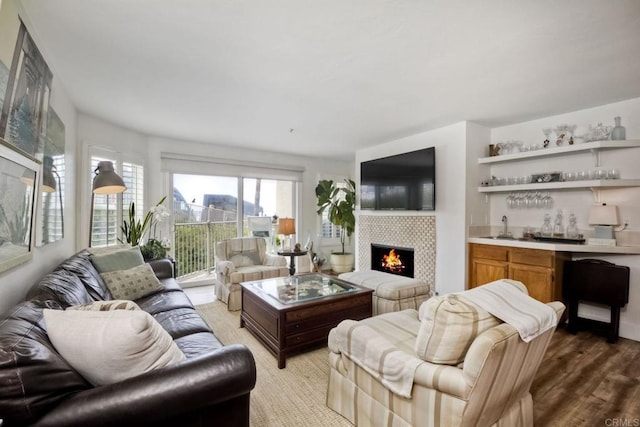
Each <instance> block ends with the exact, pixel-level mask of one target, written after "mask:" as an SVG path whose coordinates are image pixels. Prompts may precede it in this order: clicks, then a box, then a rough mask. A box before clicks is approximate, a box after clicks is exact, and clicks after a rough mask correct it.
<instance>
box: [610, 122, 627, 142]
mask: <svg viewBox="0 0 640 427" xmlns="http://www.w3.org/2000/svg"><path fill="white" fill-rule="evenodd" d="M613 120H614V121H615V122H616V125H615V127H614V128H613V129H612V130H611V139H612V140H614V141H616V140H617V141H622V140H624V139H626V131H625V128H624V126H622V125H621V124H620V117H614V118H613Z"/></svg>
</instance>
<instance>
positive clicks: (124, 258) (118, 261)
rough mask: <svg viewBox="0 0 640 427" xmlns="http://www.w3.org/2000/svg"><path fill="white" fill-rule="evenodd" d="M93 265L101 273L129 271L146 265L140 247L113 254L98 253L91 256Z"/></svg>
mask: <svg viewBox="0 0 640 427" xmlns="http://www.w3.org/2000/svg"><path fill="white" fill-rule="evenodd" d="M90 259H91V263H92V264H93V266H94V267H95V268H96V270H98V272H100V273H108V272H110V271H117V270H128V269H130V268H132V267H136V266H138V265H142V264H144V259H143V258H142V252H140V248H139V247H138V246H134V247H132V248H126V249H120V250H116V251H112V252H106V253H97V254H93V255H91V256H90Z"/></svg>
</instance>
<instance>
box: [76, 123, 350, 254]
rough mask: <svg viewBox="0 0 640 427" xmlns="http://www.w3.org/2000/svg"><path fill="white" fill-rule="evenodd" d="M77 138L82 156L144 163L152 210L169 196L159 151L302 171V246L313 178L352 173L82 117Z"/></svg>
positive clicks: (82, 200) (84, 203) (83, 202)
mask: <svg viewBox="0 0 640 427" xmlns="http://www.w3.org/2000/svg"><path fill="white" fill-rule="evenodd" d="M78 139H79V141H80V145H81V151H82V152H83V153H86V152H87V151H88V147H89V145H94V146H99V147H102V148H106V149H111V150H114V151H118V152H123V153H130V154H131V153H134V154H135V153H137V154H136V155H137V156H139V157H138V158H139V159H140V160H141V161H143V162H144V166H145V170H146V172H145V188H146V189H147V190H146V191H145V199H146V200H145V202H146V205H147V206H152V205H153V204H155V203H156V202H157V201H158V200H160V198H162V197H163V196H165V195H169V196H171V195H172V194H173V192H172V189H171V188H170V185H169V179H168V178H169V177H168V174H167V173H164V172H162V170H161V153H163V152H165V153H182V154H185V153H187V154H189V155H193V156H203V157H209V158H211V157H215V158H220V159H229V160H235V159H237V160H242V161H248V162H259V163H272V164H277V165H295V166H299V167H303V168H304V173H303V181H302V189H301V194H302V199H301V201H300V206H301V216H300V217H299V218H297V221H296V225H297V227H298V230H299V235H298V236H297V240H299V241H303V242H304V241H305V240H306V238H307V236H308V235H310V236H311V237H312V238H315V236H316V235H317V233H318V232H319V229H318V225H319V221H318V218H317V215H316V198H315V186H316V184H317V182H318V178H319V177H320V176H327V175H340V176H349V175H350V172H351V170H353V166H352V165H353V162H352V160H351V159H348V161H335V160H326V159H325V160H322V159H317V158H310V157H304V156H293V155H288V154H284V153H278V152H275V151H274V152H266V151H257V150H248V149H245V148H238V147H232V146H225V145H219V144H203V143H198V142H192V141H182V140H175V139H168V138H160V137H155V136H148V135H144V134H141V133H138V132H134V131H131V130H128V129H126V128H123V127H120V126H117V125H114V124H112V123H108V122H106V121H104V120H101V119H98V118H95V117H91V116H88V115H85V114H80V115H79V118H78ZM284 148H286V147H284ZM85 157H86V156H85ZM84 168H85V169H86V168H88V165H84ZM86 173H87V174H88V173H89V171H88V170H86ZM211 174H212V175H215V170H212V171H211ZM81 186H83V187H84V188H83V189H82V190H81V193H80V194H79V195H78V204H79V206H81V207H82V208H81V209H82V210H83V215H82V216H83V219H84V221H85V222H87V221H88V215H89V203H90V202H89V197H90V192H89V182H88V181H87V182H83V183H81ZM85 230H88V223H86V224H83V226H82V232H81V233H79V234H81V236H79V241H78V247H83V246H86V242H87V241H88V234H87V231H85ZM330 249H331V248H327V251H330Z"/></svg>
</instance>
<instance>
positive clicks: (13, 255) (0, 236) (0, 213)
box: [0, 139, 40, 272]
mask: <svg viewBox="0 0 640 427" xmlns="http://www.w3.org/2000/svg"><path fill="white" fill-rule="evenodd" d="M39 170H40V162H39V161H38V160H36V158H35V157H33V156H30V155H28V154H26V153H23V152H21V151H20V150H18V149H17V148H16V147H14V146H13V145H12V144H9V143H8V142H6V141H5V140H3V139H0V272H2V271H6V270H8V269H10V268H13V267H15V266H17V265H19V264H22V263H24V262H27V261H28V260H30V259H31V258H32V256H33V254H32V248H33V240H34V239H33V225H34V217H35V212H34V211H35V205H36V194H37V193H36V189H37V187H38V178H39V176H38V173H39V172H38V171H39Z"/></svg>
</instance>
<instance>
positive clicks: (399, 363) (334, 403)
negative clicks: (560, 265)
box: [327, 282, 565, 427]
mask: <svg viewBox="0 0 640 427" xmlns="http://www.w3.org/2000/svg"><path fill="white" fill-rule="evenodd" d="M518 283H519V282H518ZM464 294H465V292H463V293H461V294H456V295H453V296H441V297H433V298H431V299H430V300H428V301H426V302H424V303H423V304H422V305H421V306H420V310H419V311H416V310H411V309H409V310H404V311H399V312H392V313H385V314H382V315H379V316H374V317H371V318H368V319H364V320H361V321H358V322H356V321H352V320H346V321H344V322H342V323H341V324H339V325H338V326H337V327H336V328H334V329H333V330H332V331H331V332H330V334H329V351H330V352H329V365H330V374H329V385H328V393H327V406H329V407H330V408H331V409H333V410H334V411H336V412H338V413H339V414H341V415H342V416H344V417H345V418H346V419H348V420H349V421H350V422H352V423H353V424H355V425H362V426H394V427H409V426H424V427H427V426H447V427H451V426H504V427H507V426H508V427H514V426H533V400H532V397H531V393H530V391H529V389H530V387H531V383H532V382H533V379H534V376H535V374H536V371H537V370H538V367H539V365H540V363H541V361H542V358H543V356H544V354H545V351H546V348H547V345H548V344H549V341H550V340H551V337H552V334H553V332H554V331H555V327H556V326H557V322H558V319H560V317H561V315H562V313H563V311H564V308H565V307H564V305H563V304H562V303H560V302H551V303H549V304H546V306H547V307H550V308H551V309H552V310H548V309H547V308H546V307H543V308H544V309H545V310H547V312H549V314H548V319H549V321H548V322H547V326H546V327H547V328H549V329H546V330H544V329H540V331H539V332H540V333H539V334H538V335H537V336H535V337H534V338H532V339H531V337H526V338H527V339H531V340H530V341H529V342H525V341H524V340H523V338H521V334H520V333H519V332H518V330H516V329H515V328H514V326H511V325H510V324H507V323H503V322H501V321H500V320H498V319H497V318H495V317H494V316H492V315H491V314H489V313H488V312H486V311H484V310H483V309H481V308H480V307H478V306H476V305H475V304H473V303H470V302H469V301H467V300H465V298H464V297H462V298H460V296H463V295H464ZM527 298H528V297H527ZM536 304H538V302H537V301H536ZM539 304H540V305H543V304H542V303H539ZM523 316H525V317H526V314H524V313H523ZM425 331H426V332H425ZM543 331H544V332H543Z"/></svg>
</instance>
